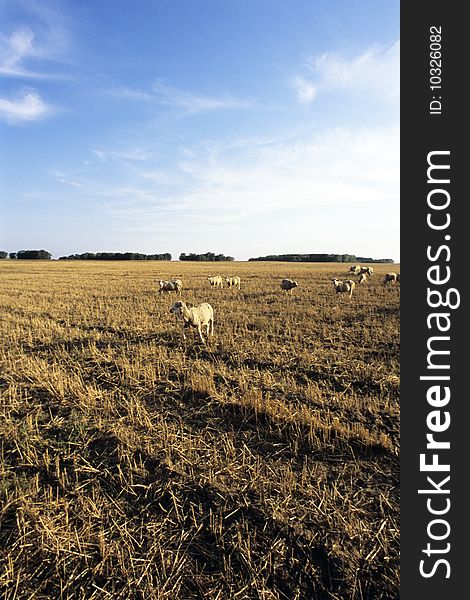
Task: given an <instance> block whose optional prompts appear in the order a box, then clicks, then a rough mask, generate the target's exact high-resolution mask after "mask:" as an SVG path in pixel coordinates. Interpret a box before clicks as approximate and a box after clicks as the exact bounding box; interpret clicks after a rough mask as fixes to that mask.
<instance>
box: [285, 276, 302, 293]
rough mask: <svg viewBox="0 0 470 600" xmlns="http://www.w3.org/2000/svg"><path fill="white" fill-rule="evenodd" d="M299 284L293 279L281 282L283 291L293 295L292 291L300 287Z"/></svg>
mask: <svg viewBox="0 0 470 600" xmlns="http://www.w3.org/2000/svg"><path fill="white" fill-rule="evenodd" d="M298 285H299V284H298V283H297V281H294V280H293V279H283V280H282V281H281V289H282V290H285V291H286V292H290V293H291V294H292V290H293V289H294V288H296V287H298Z"/></svg>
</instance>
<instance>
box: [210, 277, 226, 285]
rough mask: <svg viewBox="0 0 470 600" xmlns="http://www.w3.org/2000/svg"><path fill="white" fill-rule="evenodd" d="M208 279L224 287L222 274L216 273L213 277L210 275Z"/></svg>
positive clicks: (211, 282)
mask: <svg viewBox="0 0 470 600" xmlns="http://www.w3.org/2000/svg"><path fill="white" fill-rule="evenodd" d="M207 280H208V281H209V283H210V284H211V285H212V286H214V287H224V280H223V279H222V276H221V275H214V276H213V277H208V278H207Z"/></svg>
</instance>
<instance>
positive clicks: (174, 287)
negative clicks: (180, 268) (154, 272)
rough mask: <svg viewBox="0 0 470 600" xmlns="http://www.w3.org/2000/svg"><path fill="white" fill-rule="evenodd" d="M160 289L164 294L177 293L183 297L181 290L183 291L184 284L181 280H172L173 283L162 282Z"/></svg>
mask: <svg viewBox="0 0 470 600" xmlns="http://www.w3.org/2000/svg"><path fill="white" fill-rule="evenodd" d="M159 283H160V289H159V292H160V294H162V293H163V292H176V293H177V294H180V295H181V290H182V289H183V282H182V281H181V279H172V280H171V281H163V280H160V281H159Z"/></svg>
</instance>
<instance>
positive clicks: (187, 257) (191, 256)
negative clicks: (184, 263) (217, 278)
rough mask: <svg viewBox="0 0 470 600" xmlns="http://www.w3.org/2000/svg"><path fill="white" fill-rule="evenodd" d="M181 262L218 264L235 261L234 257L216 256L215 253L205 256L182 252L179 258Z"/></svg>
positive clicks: (205, 254)
mask: <svg viewBox="0 0 470 600" xmlns="http://www.w3.org/2000/svg"><path fill="white" fill-rule="evenodd" d="M179 260H193V261H202V262H214V261H215V262H218V261H230V260H235V259H234V258H233V256H225V255H224V254H214V253H213V252H206V253H204V254H195V253H194V252H191V253H190V254H186V253H185V252H182V253H181V254H180V256H179Z"/></svg>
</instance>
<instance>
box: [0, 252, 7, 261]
mask: <svg viewBox="0 0 470 600" xmlns="http://www.w3.org/2000/svg"><path fill="white" fill-rule="evenodd" d="M4 258H8V252H5V250H0V260H3V259H4Z"/></svg>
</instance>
